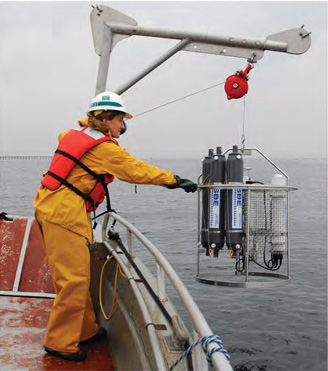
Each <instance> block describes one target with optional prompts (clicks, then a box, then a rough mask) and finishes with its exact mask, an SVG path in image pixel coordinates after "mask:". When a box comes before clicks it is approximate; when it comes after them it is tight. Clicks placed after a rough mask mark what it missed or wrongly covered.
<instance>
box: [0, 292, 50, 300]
mask: <svg viewBox="0 0 328 371" xmlns="http://www.w3.org/2000/svg"><path fill="white" fill-rule="evenodd" d="M0 295H2V296H19V297H27V298H29V297H31V298H40V299H54V298H55V297H56V294H50V293H46V292H29V291H5V290H0Z"/></svg>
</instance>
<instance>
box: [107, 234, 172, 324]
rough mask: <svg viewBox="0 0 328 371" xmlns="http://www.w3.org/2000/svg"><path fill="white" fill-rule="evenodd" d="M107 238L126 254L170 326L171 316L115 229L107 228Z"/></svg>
mask: <svg viewBox="0 0 328 371" xmlns="http://www.w3.org/2000/svg"><path fill="white" fill-rule="evenodd" d="M108 238H110V239H113V240H115V241H116V242H117V244H118V246H119V247H120V248H121V249H122V251H123V253H124V255H125V256H126V258H127V259H128V261H129V262H130V264H131V265H132V267H133V268H134V270H135V271H136V273H137V274H138V276H139V277H140V279H141V280H142V282H143V284H144V285H145V287H146V288H147V290H148V292H149V294H150V295H151V297H152V298H153V299H154V300H155V302H156V304H157V305H158V306H159V308H160V310H161V311H162V313H163V315H164V316H165V318H166V319H167V320H168V322H169V323H170V325H171V326H172V325H173V321H172V317H171V316H170V314H169V312H168V311H167V310H166V308H165V307H164V305H163V303H162V302H161V301H160V299H159V297H158V296H157V295H156V293H155V292H154V290H153V289H152V287H151V286H150V284H149V283H148V281H147V280H146V278H145V276H144V275H143V274H142V273H141V271H140V269H139V268H138V266H137V264H136V263H135V262H134V260H133V259H132V257H131V255H130V254H129V253H128V251H127V249H126V247H125V246H124V244H123V242H122V240H121V237H120V235H119V234H118V233H117V232H116V231H115V232H112V231H110V230H109V231H108Z"/></svg>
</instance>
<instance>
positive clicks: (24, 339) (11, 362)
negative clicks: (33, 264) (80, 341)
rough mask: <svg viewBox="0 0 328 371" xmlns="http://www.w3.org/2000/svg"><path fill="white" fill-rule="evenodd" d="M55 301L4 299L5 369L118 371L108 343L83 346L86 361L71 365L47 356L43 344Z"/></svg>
mask: <svg viewBox="0 0 328 371" xmlns="http://www.w3.org/2000/svg"><path fill="white" fill-rule="evenodd" d="M51 306H52V299H40V298H23V297H10V296H1V297H0V326H1V333H0V348H1V351H0V352H1V370H8V371H9V370H12V371H14V370H15V371H21V370H29V371H36V370H58V371H59V370H95V371H96V370H106V371H107V370H114V365H113V363H112V360H111V357H110V355H109V352H108V349H107V344H106V342H104V343H99V344H89V345H83V346H82V345H81V349H83V350H86V351H87V352H88V357H87V359H86V360H85V361H84V362H80V363H77V362H70V361H65V360H63V359H60V358H58V357H53V356H50V355H48V354H47V353H45V351H44V350H43V348H42V344H43V341H44V338H45V333H46V327H47V323H48V318H49V314H50V310H51Z"/></svg>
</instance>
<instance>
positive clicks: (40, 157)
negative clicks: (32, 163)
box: [0, 155, 52, 160]
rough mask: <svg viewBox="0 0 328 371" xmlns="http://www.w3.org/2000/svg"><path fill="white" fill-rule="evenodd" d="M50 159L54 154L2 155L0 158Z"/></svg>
mask: <svg viewBox="0 0 328 371" xmlns="http://www.w3.org/2000/svg"><path fill="white" fill-rule="evenodd" d="M42 158H44V159H48V158H52V155H6V156H0V160H21V159H29V160H33V159H42Z"/></svg>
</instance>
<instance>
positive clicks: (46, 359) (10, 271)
mask: <svg viewBox="0 0 328 371" xmlns="http://www.w3.org/2000/svg"><path fill="white" fill-rule="evenodd" d="M27 225H28V218H19V217H17V218H14V220H13V221H4V220H0V290H1V292H2V295H0V370H1V371H39V370H58V371H60V370H65V371H68V370H92V371H98V370H102V371H107V370H114V367H113V362H112V359H111V357H110V355H109V352H108V348H107V344H106V342H104V343H98V344H93V345H91V344H90V345H83V346H81V349H83V350H86V351H87V352H88V357H87V359H86V360H85V361H84V362H80V363H77V362H72V361H65V360H63V359H60V358H58V357H54V356H51V355H49V354H47V353H45V351H44V349H43V342H44V338H45V334H46V328H47V323H48V319H49V314H50V311H51V307H52V302H53V300H52V299H48V298H46V296H45V295H44V294H43V293H48V294H51V293H53V292H54V290H53V285H52V280H51V275H50V272H49V268H48V264H47V259H46V256H45V254H44V248H43V245H42V241H41V237H40V234H39V231H38V228H37V225H36V223H35V222H34V221H33V224H31V229H30V230H29V228H28V227H27ZM27 230H29V231H30V232H29V233H27V232H26V231H27ZM24 240H25V242H24ZM23 246H25V248H26V249H24V248H23ZM22 251H23V252H24V251H25V253H24V255H25V256H24V259H23V264H22V265H21V271H20V269H19V261H20V259H21V256H22ZM19 271H20V273H17V272H19ZM15 281H16V282H17V283H16V287H15V285H14V282H15ZM24 294H25V296H20V295H24ZM34 294H36V296H38V294H39V295H42V296H43V297H42V296H41V297H38V298H35V297H26V296H29V295H34ZM10 295H12V296H10ZM34 296H35V295H34Z"/></svg>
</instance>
